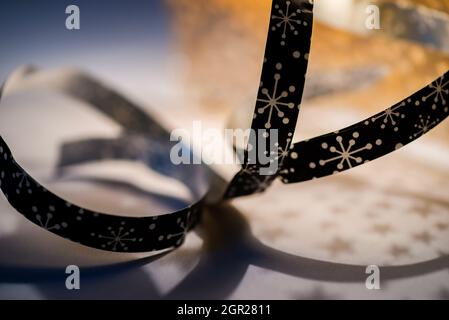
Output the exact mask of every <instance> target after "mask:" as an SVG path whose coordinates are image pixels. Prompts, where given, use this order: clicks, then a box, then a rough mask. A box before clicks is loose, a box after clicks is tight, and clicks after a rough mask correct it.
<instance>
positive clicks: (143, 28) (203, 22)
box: [0, 0, 449, 299]
mask: <svg viewBox="0 0 449 320" xmlns="http://www.w3.org/2000/svg"><path fill="white" fill-rule="evenodd" d="M316 2H317V4H316V6H317V8H316V9H317V14H316V15H317V21H316V23H315V26H314V31H313V32H314V34H313V42H312V43H313V45H312V52H311V55H310V69H309V70H310V72H309V74H308V82H307V88H306V92H305V103H304V104H303V108H302V113H301V115H300V121H299V125H298V130H297V132H296V140H299V139H305V138H308V137H311V136H314V135H316V134H321V133H326V132H328V131H332V130H335V129H339V128H341V127H342V126H346V125H350V124H352V123H354V122H356V121H358V120H361V119H363V118H365V117H367V116H369V115H371V114H373V113H375V112H377V111H380V110H383V109H385V108H387V107H388V106H390V105H392V104H393V103H395V102H397V101H398V100H401V99H402V98H404V97H406V96H408V95H410V94H411V93H413V92H414V91H416V90H418V89H420V88H421V87H423V86H425V85H426V84H428V83H429V82H430V81H432V80H434V79H435V78H436V77H438V76H439V75H441V74H442V73H443V72H445V71H446V70H447V69H448V68H449V57H448V55H449V52H447V51H446V50H445V48H446V47H445V46H446V45H447V43H445V42H444V40H442V39H445V37H444V34H447V33H444V32H445V30H447V29H444V28H441V27H440V23H444V22H445V21H446V22H447V24H446V25H445V26H446V27H447V26H448V25H449V17H448V16H447V14H446V13H444V12H449V6H448V3H449V1H430V0H429V1H421V0H413V1H394V2H388V1H380V2H379V5H386V7H385V8H388V10H389V11H384V13H385V15H383V14H381V17H382V30H379V31H373V32H366V33H360V30H361V29H363V27H362V28H361V27H360V25H359V23H361V22H364V19H363V17H365V15H366V13H365V2H363V1H355V0H354V1H351V0H332V1H327V0H321V1H320V0H317V1H316ZM337 3H338V5H336V4H337ZM391 3H393V4H394V5H395V6H398V7H393V8H391V6H389V5H390V4H391ZM69 4H78V5H79V6H80V8H81V30H79V31H68V30H66V29H65V25H64V24H65V17H66V15H65V13H64V12H65V7H66V6H67V5H69ZM270 5H271V1H269V0H258V1H255V0H167V1H162V0H161V1H152V0H151V1H150V0H133V1H118V0H112V1H110V0H108V1H106V0H96V1H87V0H86V1H57V2H56V1H39V3H38V4H37V3H36V2H35V1H25V0H20V1H3V2H2V3H1V4H0V21H1V22H0V23H1V28H0V37H1V39H2V40H3V44H2V48H3V49H2V53H1V56H0V62H1V63H0V78H1V79H2V81H3V80H4V79H6V77H7V75H8V74H9V73H11V72H12V71H13V70H14V69H16V68H17V67H18V66H20V65H24V64H32V65H35V66H36V67H39V68H43V69H49V68H51V69H55V68H56V69H57V68H61V67H66V66H70V67H74V68H78V69H81V70H84V71H87V72H89V73H90V74H92V75H94V76H95V77H98V78H99V79H101V80H103V81H104V82H105V83H107V84H109V85H110V86H112V87H114V88H116V89H117V90H118V91H120V92H122V93H124V94H125V95H127V96H128V97H129V98H130V99H132V100H133V101H136V102H137V103H139V104H140V105H142V106H143V107H144V108H146V109H147V110H148V111H149V112H151V113H152V114H153V115H154V116H155V117H156V118H157V119H158V120H159V121H161V122H163V123H164V124H165V125H166V126H167V127H168V128H174V127H179V126H184V127H186V128H190V127H191V123H192V121H194V120H202V121H204V123H205V124H207V125H208V126H211V127H219V128H220V127H223V128H224V127H247V126H248V125H249V123H250V122H249V119H250V115H251V113H252V109H253V105H254V101H255V97H256V93H257V88H258V83H259V79H258V78H259V75H260V68H261V62H262V59H263V51H264V41H265V38H266V32H267V26H268V18H269V10H270ZM416 5H419V6H416ZM410 6H412V7H410ZM401 8H411V10H412V12H413V13H416V12H417V13H419V14H417V15H413V16H414V17H415V18H414V19H415V20H414V21H416V24H415V25H416V26H417V29H413V28H409V23H405V22H404V23H403V24H402V25H398V21H399V22H401V21H406V20H407V16H401V12H405V11H403V10H402V9H401ZM435 9H436V10H440V11H438V12H436V11H432V10H435ZM401 10H402V11H401ZM402 19H404V20H402ZM435 21H437V22H435ZM335 25H338V26H340V28H338V29H337V28H335ZM435 25H437V26H438V28H436V27H435ZM418 26H419V27H420V28H424V29H422V30H423V31H422V30H421V29H419V30H421V31H419V32H418V31H417V30H418ZM429 39H431V40H432V41H430V40H429ZM410 40H414V41H410ZM417 41H422V42H424V43H426V45H427V46H426V47H424V46H422V44H420V43H418V42H417ZM7 93H8V94H7V96H6V97H5V99H4V100H3V101H2V103H1V106H2V109H1V115H0V128H1V132H2V136H4V137H5V138H6V139H7V141H8V143H9V144H10V146H11V147H12V149H13V150H14V151H15V154H16V156H17V158H18V159H19V161H20V163H21V164H23V165H24V166H25V168H26V169H27V170H29V171H30V172H32V173H33V175H35V176H36V177H38V178H39V180H40V181H42V182H43V183H44V185H45V186H47V187H48V188H49V189H50V190H53V191H55V192H57V193H58V194H61V195H64V196H66V197H67V198H69V199H70V200H72V199H73V201H75V202H76V203H77V204H80V205H84V206H87V207H90V208H96V209H98V208H100V209H103V210H105V211H108V212H110V211H111V210H112V209H116V210H119V211H121V212H131V213H132V214H135V215H139V214H148V211H149V208H152V209H153V210H156V211H158V210H160V211H162V210H163V209H167V208H160V207H157V205H158V204H157V203H156V202H155V201H152V200H151V199H148V198H146V197H143V196H142V195H136V194H133V193H132V192H130V191H129V190H121V189H117V188H113V187H108V186H104V185H102V186H99V185H95V184H89V183H86V182H73V181H54V180H53V179H51V176H52V172H53V170H54V167H55V164H56V162H57V160H58V154H59V149H58V146H59V145H60V144H61V143H62V142H66V141H72V140H77V139H81V138H86V137H94V138H95V137H117V136H118V135H119V132H120V128H118V127H117V126H116V125H115V124H113V123H112V122H110V121H108V119H106V118H105V117H103V116H100V115H99V114H97V113H95V112H93V111H92V109H91V108H89V106H88V105H86V104H83V103H81V102H79V101H74V100H72V99H69V98H67V97H64V96H61V95H58V94H56V93H54V92H51V91H47V90H41V89H39V90H36V89H34V90H30V89H29V88H28V89H24V88H23V86H21V85H20V83H17V84H16V85H15V86H14V87H13V88H11V89H10V90H9V91H8V92H7ZM448 135H449V124H448V123H447V122H446V123H444V124H442V125H441V126H439V127H438V128H437V129H435V130H434V131H432V132H431V133H430V134H429V135H427V136H426V137H424V138H423V139H421V140H419V141H417V142H414V143H413V144H412V145H410V146H408V147H406V148H404V149H403V150H401V151H399V152H396V153H395V154H393V155H389V156H387V157H385V158H382V159H379V160H378V161H375V162H372V163H370V164H367V165H365V166H362V167H359V168H356V169H354V170H352V171H349V172H347V173H344V174H340V175H337V176H333V177H329V178H323V179H320V180H317V181H312V182H306V183H304V184H298V185H289V186H283V185H281V184H276V185H275V186H274V187H273V188H271V189H270V190H269V191H268V192H267V193H266V194H264V195H257V196H253V197H248V198H244V199H239V200H235V201H233V203H232V204H233V205H234V206H235V207H234V208H231V207H229V206H223V207H219V208H212V209H211V210H210V212H208V213H206V216H205V222H204V226H203V227H202V228H200V229H199V232H198V233H196V234H195V233H192V234H190V235H189V237H188V239H187V242H186V244H185V245H184V246H183V247H182V248H181V249H179V250H177V251H175V252H173V253H170V254H168V255H166V256H164V257H162V258H160V259H156V260H154V261H152V260H151V261H150V260H145V259H144V260H139V261H137V262H136V261H134V262H129V263H127V262H125V261H128V260H130V258H136V257H137V256H132V257H130V256H129V255H119V254H110V253H105V252H101V251H98V250H93V249H88V248H84V247H80V246H78V245H76V244H72V243H68V242H66V241H65V240H61V239H59V238H57V237H56V236H53V235H49V234H47V233H46V232H45V231H42V230H40V229H39V228H37V227H36V226H34V225H32V224H31V223H30V222H28V221H25V220H24V219H23V218H21V217H20V216H19V215H18V214H17V213H16V212H14V210H12V209H11V208H10V207H9V206H8V204H7V202H6V200H5V199H4V198H3V197H2V198H1V199H0V209H1V213H0V238H1V241H0V297H2V298H8V299H10V298H42V299H45V298H74V299H76V298H142V299H152V298H218V299H228V298H234V299H313V298H316V299H326V298H336V299H345V298H362V299H382V298H385V299H394V298H399V299H417V298H425V299H447V298H449V201H448V196H447V194H448V191H449V145H448V143H447V141H448V139H447V138H448ZM95 165H96V166H94V167H93V169H92V168H90V171H87V172H88V173H89V174H92V175H94V174H95V175H99V174H100V173H99V170H103V169H99V168H100V167H101V168H104V167H105V166H106V167H107V168H109V169H110V170H109V171H108V172H105V173H104V176H106V177H110V178H111V177H115V178H117V177H119V178H120V179H123V180H124V181H127V182H129V183H133V184H136V185H139V187H141V188H143V189H145V190H154V188H160V185H161V182H160V181H161V179H163V177H161V176H159V175H157V174H156V173H154V172H151V171H150V170H148V169H146V168H142V167H141V166H139V165H138V164H133V163H118V162H108V163H100V164H95ZM88 169H89V168H88ZM215 169H216V170H218V171H220V173H222V174H223V175H224V176H225V177H230V176H232V174H233V173H234V172H235V168H233V167H232V168H230V167H224V166H217V167H216V168H215ZM167 186H172V185H171V184H170V182H167ZM173 187H177V186H176V185H173ZM166 190H167V191H166V192H167V193H172V194H173V193H174V194H175V195H177V194H180V193H178V192H174V191H173V189H171V188H168V187H167V188H166ZM174 190H176V189H174ZM151 213H153V211H152V212H151ZM118 262H122V263H124V264H119V265H116V263H118ZM68 264H78V265H82V266H85V267H84V268H82V278H81V286H82V289H81V290H80V291H78V292H70V291H67V290H66V289H65V286H64V280H65V278H64V276H65V275H64V268H65V266H66V265H68ZM347 264H351V265H356V267H353V266H348V265H347ZM369 264H377V265H381V266H385V268H382V269H381V288H382V289H381V290H378V291H369V290H367V289H366V288H365V284H364V282H363V280H361V279H364V276H365V274H364V272H365V266H367V265H369ZM357 266H358V267H357ZM83 270H84V271H83Z"/></svg>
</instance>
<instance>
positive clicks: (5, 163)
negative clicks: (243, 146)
mask: <svg viewBox="0 0 449 320" xmlns="http://www.w3.org/2000/svg"><path fill="white" fill-rule="evenodd" d="M312 11H313V1H311V0H289V1H285V0H274V1H273V5H272V9H271V18H270V24H269V31H268V38H267V44H266V51H265V59H264V64H263V69H262V76H261V82H260V88H259V94H258V97H257V102H256V107H255V111H254V119H253V122H252V125H251V128H252V129H254V130H262V131H265V134H264V135H263V136H262V137H261V136H257V137H256V140H255V141H256V145H258V142H259V140H260V139H267V138H269V135H270V130H272V129H276V130H277V132H278V143H279V144H278V145H277V151H278V152H276V153H275V154H274V155H273V161H278V164H279V166H278V170H276V172H272V173H271V174H270V175H262V174H261V173H260V170H259V169H260V168H261V167H263V166H264V164H262V163H259V162H256V163H254V164H253V163H249V161H248V160H249V159H248V153H246V157H245V162H246V163H245V165H243V167H242V170H241V171H240V172H239V173H238V174H237V175H236V176H235V177H234V178H233V180H232V181H231V183H230V184H229V186H228V188H227V191H226V193H225V195H224V199H229V198H234V197H239V196H244V195H249V194H254V193H258V192H263V191H265V190H266V189H267V188H268V187H269V186H270V184H271V183H272V182H273V181H274V179H276V178H277V177H281V179H282V181H283V182H284V183H293V182H300V181H306V180H310V179H313V178H318V177H324V176H327V175H331V174H334V173H336V172H341V171H344V170H347V169H351V168H353V167H355V166H358V165H361V164H363V163H366V162H367V161H370V160H373V159H376V158H378V157H381V156H383V155H385V154H388V153H390V152H392V151H394V150H397V149H399V148H400V147H402V146H404V145H406V144H408V143H410V142H412V141H413V140H416V139H417V138H419V137H420V136H422V135H423V134H425V133H427V132H428V131H429V130H430V129H432V128H433V127H435V126H436V125H438V124H439V123H440V122H442V121H443V120H444V119H445V118H446V117H447V116H448V114H449V112H448V101H449V75H448V74H449V73H446V74H445V75H443V76H442V77H440V78H438V79H437V80H435V81H434V82H432V83H431V84H430V85H429V86H427V87H425V88H423V89H422V90H420V91H418V92H417V93H415V94H413V95H412V96H410V97H409V98H407V99H405V100H403V101H401V102H400V103H398V104H396V105H394V106H392V107H391V108H388V109H387V110H385V111H384V112H381V113H379V114H377V115H375V116H373V117H371V118H369V119H367V120H364V121H361V122H359V123H357V124H355V125H353V126H350V127H348V128H345V129H343V130H340V131H338V132H334V133H330V134H327V135H323V136H320V137H316V138H313V139H310V140H307V141H302V142H299V143H296V144H292V139H293V134H294V131H295V127H296V122H297V118H298V114H299V110H300V106H301V101H302V95H303V90H304V84H305V75H306V72H307V65H308V59H309V52H310V44H311V34H312V24H313V12H312ZM73 79H74V80H73V81H72V82H69V85H68V86H67V87H65V88H63V90H64V91H65V92H66V93H67V94H69V95H72V96H74V97H77V98H81V99H83V100H85V101H87V102H89V103H90V104H91V105H92V106H94V107H96V108H97V109H98V110H100V111H102V112H104V113H105V114H106V115H108V116H110V117H111V118H113V119H114V120H115V121H117V122H118V123H119V124H121V125H122V126H123V128H125V132H124V134H123V136H122V137H121V138H119V140H117V141H80V142H78V143H75V144H73V143H72V144H68V145H66V146H65V148H63V153H62V154H63V157H62V158H61V162H60V165H61V166H63V165H65V164H76V163H80V162H83V161H89V160H93V159H98V158H126V159H133V160H142V159H144V162H146V163H147V164H149V165H150V166H152V167H156V168H157V169H159V170H160V171H163V172H165V173H167V174H168V175H170V176H172V177H176V178H178V179H180V180H181V181H183V182H184V183H186V184H188V185H190V186H191V188H192V190H193V189H195V188H194V186H192V184H193V185H196V182H195V181H194V179H192V177H195V176H196V175H195V174H194V173H191V172H186V173H180V170H179V169H177V168H174V167H173V166H170V165H169V166H166V165H161V164H162V163H167V161H161V158H160V154H161V153H165V154H167V152H168V150H169V148H166V147H164V146H161V145H160V144H158V143H157V141H160V140H158V139H153V140H152V139H151V138H152V137H154V136H167V137H168V134H167V131H166V130H165V129H164V128H162V127H161V126H160V125H159V124H157V122H155V121H153V120H152V119H151V118H150V117H149V116H148V115H146V113H145V112H143V111H142V110H141V109H140V108H138V107H137V106H136V105H134V104H132V103H130V102H128V101H127V100H126V99H125V98H123V97H121V96H120V95H118V94H117V93H115V92H114V91H112V90H109V89H107V88H105V87H103V86H102V85H101V84H99V83H96V82H95V81H93V80H92V79H90V78H83V77H74V78H73ZM2 91H3V90H2ZM0 97H1V93H0ZM142 137H146V138H143V140H142V139H141V138H142ZM136 141H138V142H139V143H140V144H139V143H138V144H137V145H136V146H135V147H133V146H132V145H130V146H128V147H127V148H117V143H118V142H120V143H128V142H133V143H134V142H136ZM167 141H168V139H167ZM98 145H101V146H102V147H103V148H106V149H104V150H107V151H108V153H107V154H105V153H103V152H98V148H97V146H98ZM105 145H106V146H105ZM142 146H143V147H142ZM86 147H87V148H88V149H87V150H90V151H91V152H90V151H89V152H88V153H89V154H88V155H87V158H85V157H76V156H74V155H77V154H78V150H81V149H83V150H86V149H85V148H86ZM152 148H159V149H160V150H162V152H152ZM104 150H103V151H104ZM247 151H248V148H247ZM187 171H188V170H187ZM189 182H190V184H189ZM0 188H1V190H2V192H3V193H4V194H5V196H6V198H7V199H8V201H9V202H10V204H11V205H12V206H13V207H14V208H15V209H16V210H17V211H18V212H20V213H21V214H23V215H24V216H25V217H26V218H27V219H29V220H30V221H32V222H34V223H36V224H37V225H39V226H41V227H42V228H44V229H46V230H48V231H50V232H52V233H54V234H57V235H59V236H61V237H64V238H66V239H69V240H71V241H75V242H78V243H80V244H83V245H86V246H90V247H93V248H98V249H103V250H109V251H119V252H144V251H153V250H164V249H168V248H174V247H177V246H179V245H181V243H182V242H183V240H184V238H185V235H186V233H187V232H188V231H189V230H191V229H192V228H193V227H194V226H195V224H196V223H198V221H199V220H200V216H201V209H202V207H203V205H204V203H205V201H204V200H199V201H196V202H195V203H193V204H192V205H190V206H187V207H186V208H184V209H181V210H178V211H175V212H173V213H169V214H165V215H159V216H148V217H142V218H132V217H122V216H112V215H109V214H104V213H99V212H93V211H91V210H87V209H84V208H81V207H79V206H76V205H74V204H72V203H69V202H67V201H65V200H63V199H61V198H59V197H58V196H56V195H55V194H53V193H51V192H50V191H48V190H46V189H45V188H44V187H42V186H41V185H40V184H39V183H38V182H37V181H35V180H34V179H33V178H32V177H31V176H30V175H29V174H27V173H26V172H25V170H23V168H21V167H20V166H19V165H18V164H17V163H16V161H15V160H14V158H13V156H12V153H11V151H10V149H9V147H8V146H7V144H6V143H5V141H4V140H3V138H1V137H0ZM194 193H195V194H197V195H199V194H201V191H194Z"/></svg>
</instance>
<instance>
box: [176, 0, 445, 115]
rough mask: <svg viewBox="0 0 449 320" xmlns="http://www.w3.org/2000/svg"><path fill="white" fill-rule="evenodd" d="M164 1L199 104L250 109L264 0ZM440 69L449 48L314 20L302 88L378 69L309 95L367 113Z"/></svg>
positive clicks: (257, 71) (435, 3)
mask: <svg viewBox="0 0 449 320" xmlns="http://www.w3.org/2000/svg"><path fill="white" fill-rule="evenodd" d="M346 2H349V1H346ZM357 2H360V1H353V3H357ZM412 2H413V3H415V4H416V3H420V4H425V5H428V6H429V7H431V8H436V9H445V8H446V5H447V3H449V1H431V0H429V1H418V0H416V1H415V0H414V1H412ZM169 4H170V6H171V8H172V12H173V15H174V19H173V28H174V31H175V32H176V35H177V37H178V39H179V44H180V50H181V52H183V53H184V54H185V56H186V57H187V60H188V63H189V65H190V67H189V70H190V72H188V73H187V75H186V79H185V82H186V86H187V87H188V90H190V92H194V94H195V95H197V96H198V98H199V103H200V104H201V106H203V107H206V108H211V109H215V110H217V109H223V108H224V109H226V110H229V112H231V111H230V110H232V109H234V108H239V110H241V108H242V107H244V108H249V109H250V110H251V109H252V108H253V105H251V101H253V100H251V99H248V97H255V94H256V91H257V85H255V84H257V83H258V81H259V76H260V71H261V61H262V59H263V53H264V44H265V37H266V32H267V26H268V19H269V11H270V6H271V1H270V0H261V1H252V0H245V1H242V0H207V1H206V0H200V1H189V0H176V1H174V0H171V1H169ZM362 14H365V13H364V12H363V13H362ZM385 19H386V18H385ZM447 69H449V55H448V54H445V53H443V52H439V51H437V50H434V49H431V48H426V47H424V46H422V45H420V44H417V43H413V42H410V41H406V40H401V39H398V38H394V37H392V36H389V35H387V34H384V33H382V30H380V31H379V32H377V33H375V34H374V35H369V36H362V35H358V34H354V33H351V32H349V31H345V30H338V29H335V28H331V27H329V26H327V25H325V24H323V23H322V22H320V21H316V22H315V25H314V30H313V39H312V49H311V55H310V65H309V73H308V78H309V82H308V85H306V91H307V90H310V89H311V88H312V86H311V85H310V81H312V83H313V84H314V86H313V87H319V86H320V83H315V81H314V80H316V79H314V78H321V79H323V78H324V79H325V78H326V75H328V74H332V73H333V72H337V73H338V72H340V73H341V74H344V73H345V72H352V71H363V70H368V71H369V70H373V71H376V70H384V71H385V72H384V73H383V75H382V76H381V77H379V78H378V79H377V78H376V79H375V81H369V79H367V85H364V86H359V83H358V81H354V82H353V84H352V85H351V83H349V84H348V86H346V87H345V90H341V89H340V90H336V92H333V93H332V94H327V95H318V99H315V100H316V101H314V102H315V103H316V104H319V105H329V104H332V105H334V106H347V107H349V108H356V109H357V110H359V111H361V112H362V113H363V115H365V116H369V115H371V114H373V113H375V112H377V111H381V110H383V109H385V108H387V107H389V106H390V105H392V104H394V103H396V102H397V101H400V100H401V99H403V98H404V97H407V96H408V95H410V94H412V93H414V92H415V91H416V90H418V89H420V88H422V87H423V86H425V85H427V84H428V83H430V82H431V81H433V80H434V79H436V78H437V77H438V76H439V75H441V74H442V73H444V72H445V71H446V70H447ZM317 81H319V80H317ZM346 81H348V80H346ZM349 81H350V79H349ZM323 85H325V84H323ZM313 96H314V97H316V96H317V95H313ZM306 97H307V92H306ZM336 111H337V110H336ZM245 121H246V120H245Z"/></svg>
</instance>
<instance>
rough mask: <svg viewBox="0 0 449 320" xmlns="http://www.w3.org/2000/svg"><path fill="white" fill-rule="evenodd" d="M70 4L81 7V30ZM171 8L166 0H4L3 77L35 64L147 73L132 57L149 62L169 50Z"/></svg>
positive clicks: (0, 9) (0, 15) (0, 22)
mask: <svg viewBox="0 0 449 320" xmlns="http://www.w3.org/2000/svg"><path fill="white" fill-rule="evenodd" d="M71 4H75V5H78V6H79V7H80V11H81V29H80V30H76V31H73V30H72V31H71V30H67V29H66V27H65V21H66V18H67V14H66V13H65V9H66V7H67V6H68V5H71ZM166 9H167V8H166V7H165V5H164V2H163V1H162V0H161V1H159V0H95V1H92V0H56V1H55V0H39V1H35V0H7V1H4V0H2V1H1V2H0V38H1V41H2V43H1V45H0V47H1V50H0V79H1V80H2V81H3V80H4V79H5V77H6V76H7V74H8V73H10V72H11V71H12V70H14V69H15V68H16V67H18V66H20V65H23V64H30V63H31V64H34V65H36V66H38V67H45V68H47V67H58V66H66V65H70V66H75V67H80V68H82V69H85V70H86V69H87V70H89V71H94V72H97V73H101V72H103V71H104V70H105V69H107V68H108V67H109V68H115V69H116V71H118V72H119V73H125V72H139V70H142V72H146V71H148V68H144V67H142V68H136V66H135V63H134V65H133V64H132V62H136V61H139V63H140V64H141V65H142V64H143V65H144V64H145V63H146V61H149V60H151V59H154V57H155V56H160V55H163V54H164V52H165V51H166V50H167V45H168V44H169V41H168V35H169V34H170V32H169V24H168V19H167V11H166ZM150 70H151V69H150ZM136 76H138V77H139V75H136Z"/></svg>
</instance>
